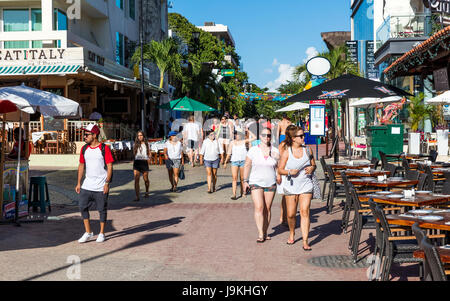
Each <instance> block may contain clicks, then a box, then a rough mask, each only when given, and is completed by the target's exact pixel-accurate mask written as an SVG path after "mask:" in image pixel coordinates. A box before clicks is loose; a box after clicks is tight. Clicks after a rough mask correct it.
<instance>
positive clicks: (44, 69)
mask: <svg viewBox="0 0 450 301" xmlns="http://www.w3.org/2000/svg"><path fill="white" fill-rule="evenodd" d="M80 67H81V65H46V66H9V67H0V76H1V75H41V74H43V75H48V74H74V73H77V72H78V69H80Z"/></svg>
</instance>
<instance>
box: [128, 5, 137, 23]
mask: <svg viewBox="0 0 450 301" xmlns="http://www.w3.org/2000/svg"><path fill="white" fill-rule="evenodd" d="M129 4H130V5H129V8H130V18H131V19H133V20H135V18H136V16H135V5H136V1H135V0H130V2H129Z"/></svg>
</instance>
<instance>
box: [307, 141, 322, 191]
mask: <svg viewBox="0 0 450 301" xmlns="http://www.w3.org/2000/svg"><path fill="white" fill-rule="evenodd" d="M305 149H306V153H307V154H308V157H309V160H310V161H311V154H310V153H309V148H308V147H305ZM311 180H312V183H313V188H314V189H313V199H322V192H321V191H320V184H319V180H317V177H316V171H315V170H314V172H313V173H312V175H311Z"/></svg>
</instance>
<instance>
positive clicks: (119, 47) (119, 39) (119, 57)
mask: <svg viewBox="0 0 450 301" xmlns="http://www.w3.org/2000/svg"><path fill="white" fill-rule="evenodd" d="M123 44H124V43H123V34H121V33H119V32H116V63H117V64H120V65H123V61H124V60H123V52H124V51H123V46H124V45H123Z"/></svg>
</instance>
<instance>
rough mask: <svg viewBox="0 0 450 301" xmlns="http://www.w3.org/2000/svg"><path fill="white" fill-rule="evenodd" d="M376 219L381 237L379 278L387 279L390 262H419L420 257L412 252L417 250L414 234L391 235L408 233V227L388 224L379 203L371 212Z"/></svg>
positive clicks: (420, 260)
mask: <svg viewBox="0 0 450 301" xmlns="http://www.w3.org/2000/svg"><path fill="white" fill-rule="evenodd" d="M373 214H374V216H375V218H376V219H378V220H379V222H380V225H379V226H380V228H379V230H380V233H379V234H380V235H381V238H382V240H383V241H382V242H380V244H381V246H382V247H381V252H380V257H381V258H382V259H383V258H384V261H383V267H382V270H381V280H383V281H387V280H389V274H390V271H391V267H392V263H399V264H401V263H421V262H423V260H422V259H421V258H414V257H413V253H414V251H416V250H419V245H418V244H417V243H416V239H415V236H408V235H395V236H394V235H393V233H395V234H401V233H402V232H403V233H404V234H406V233H408V231H409V229H408V228H405V227H399V226H394V225H393V226H392V227H391V225H389V223H388V222H387V219H386V214H385V213H384V210H383V209H382V208H381V207H380V205H378V204H376V205H375V208H374V212H373Z"/></svg>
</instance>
